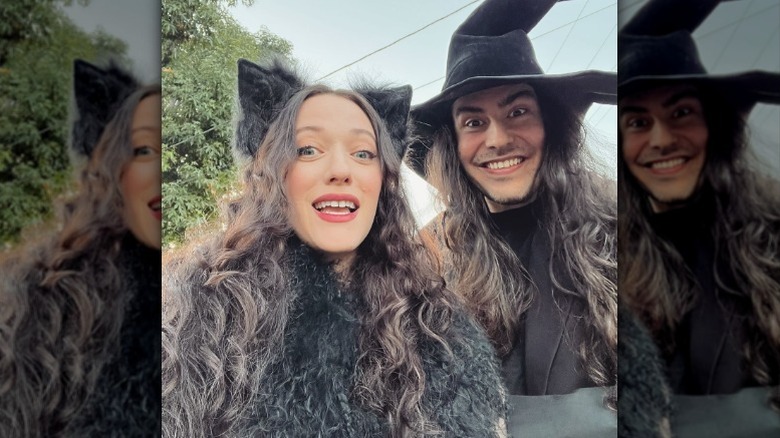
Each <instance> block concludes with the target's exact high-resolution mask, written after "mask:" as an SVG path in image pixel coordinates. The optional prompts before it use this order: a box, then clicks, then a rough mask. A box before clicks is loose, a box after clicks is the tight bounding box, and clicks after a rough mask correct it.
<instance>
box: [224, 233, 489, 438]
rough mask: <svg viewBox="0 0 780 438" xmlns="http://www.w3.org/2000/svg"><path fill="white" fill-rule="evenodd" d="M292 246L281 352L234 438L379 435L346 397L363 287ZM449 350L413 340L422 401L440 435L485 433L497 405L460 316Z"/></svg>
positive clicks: (379, 425) (485, 364)
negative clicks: (349, 282)
mask: <svg viewBox="0 0 780 438" xmlns="http://www.w3.org/2000/svg"><path fill="white" fill-rule="evenodd" d="M297 245H299V246H298V247H297V248H296V249H294V250H293V252H294V254H293V257H292V262H291V265H292V270H293V272H294V275H293V276H292V278H293V280H292V281H293V284H292V288H293V289H294V290H295V296H296V298H295V301H294V302H293V304H292V309H291V312H290V323H289V324H288V326H287V328H286V330H285V338H284V344H283V353H282V354H281V355H280V356H279V357H278V358H277V361H276V362H275V363H274V364H273V365H272V366H271V369H270V370H269V373H268V375H267V378H266V380H265V382H263V384H262V385H261V386H260V388H259V391H258V394H257V395H256V399H255V403H253V408H252V412H251V414H250V415H249V416H248V418H247V420H246V421H244V428H242V429H243V430H241V431H240V432H238V433H237V435H240V436H269V437H271V436H273V437H288V436H328V437H383V436H388V435H389V434H390V430H389V427H388V424H387V422H386V421H385V419H383V418H381V417H380V416H378V415H377V414H376V413H375V412H371V411H369V410H366V409H365V408H363V407H361V406H360V404H359V403H358V404H356V403H354V396H353V394H354V384H355V381H356V380H357V379H356V373H357V372H359V370H358V369H357V368H356V367H355V364H356V363H357V361H358V349H357V348H356V347H357V345H358V341H359V332H360V326H361V318H360V314H361V313H362V312H365V303H363V302H362V297H363V296H364V294H363V292H362V291H361V290H360V287H359V286H357V285H354V284H353V285H352V286H351V287H350V286H346V287H345V286H344V285H343V284H340V283H339V282H338V280H336V278H335V277H334V274H333V271H332V270H331V268H330V266H328V265H327V264H326V263H325V262H324V261H323V260H321V258H320V256H318V255H317V254H315V253H313V252H312V251H311V250H310V249H308V248H307V247H305V246H304V245H302V244H300V243H298V244H297ZM443 338H444V340H445V341H446V342H447V344H448V345H449V346H450V347H451V348H452V352H450V351H448V350H446V349H444V348H443V347H442V345H441V344H440V343H438V342H435V341H429V340H428V341H426V340H425V339H420V340H419V343H418V348H420V350H421V357H422V361H423V368H424V370H425V388H426V392H425V395H424V396H423V405H424V407H425V409H426V411H427V412H428V413H429V414H430V415H431V417H432V418H433V419H434V420H435V421H436V423H438V425H439V427H440V428H441V431H442V432H444V434H445V435H444V436H492V435H494V434H495V428H496V418H497V417H496V414H497V413H498V412H500V411H501V409H502V403H501V397H500V390H499V388H500V382H499V381H498V379H497V370H496V366H495V363H494V360H493V358H492V356H493V353H492V348H491V346H490V344H489V342H488V341H487V339H486V338H485V336H484V334H483V333H482V332H481V331H480V330H479V329H478V328H477V327H476V326H475V325H474V324H473V322H471V321H470V320H469V318H467V317H466V316H465V314H463V313H462V312H460V313H456V314H455V315H454V320H453V324H452V326H451V327H450V330H449V332H448V333H447V334H445V335H444V336H443Z"/></svg>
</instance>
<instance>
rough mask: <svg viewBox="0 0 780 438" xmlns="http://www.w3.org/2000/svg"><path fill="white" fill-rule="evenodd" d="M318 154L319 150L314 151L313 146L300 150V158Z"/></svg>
mask: <svg viewBox="0 0 780 438" xmlns="http://www.w3.org/2000/svg"><path fill="white" fill-rule="evenodd" d="M316 154H317V149H314V147H313V146H302V147H299V148H298V156H299V157H311V156H313V155H316Z"/></svg>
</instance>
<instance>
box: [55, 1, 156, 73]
mask: <svg viewBox="0 0 780 438" xmlns="http://www.w3.org/2000/svg"><path fill="white" fill-rule="evenodd" d="M62 9H63V10H64V11H65V14H67V15H68V17H69V18H70V19H71V20H72V21H73V23H74V24H76V25H77V26H79V27H80V28H82V29H83V30H85V31H86V32H89V33H91V32H93V31H94V30H96V29H97V28H98V27H102V28H103V30H104V31H105V32H107V33H109V34H111V35H114V36H115V37H117V38H119V39H121V40H123V41H125V42H126V43H127V45H128V47H127V55H128V57H129V58H130V59H131V60H132V62H133V66H132V69H133V72H134V73H135V74H136V75H137V77H138V78H139V79H140V80H141V81H143V82H146V83H154V82H157V83H159V81H160V0H132V1H130V0H90V1H89V4H88V5H87V6H81V5H79V4H78V2H75V1H74V2H73V4H72V5H71V6H62Z"/></svg>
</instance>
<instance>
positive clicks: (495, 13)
mask: <svg viewBox="0 0 780 438" xmlns="http://www.w3.org/2000/svg"><path fill="white" fill-rule="evenodd" d="M556 2H557V0H485V1H484V3H482V4H481V5H480V6H479V7H478V8H477V9H475V10H474V12H472V13H471V15H469V17H468V18H466V20H465V21H464V22H463V23H462V24H461V25H460V26H459V27H458V28H457V29H456V30H455V33H454V34H453V35H452V39H451V40H450V48H449V53H448V55H447V73H446V77H445V81H444V86H443V87H442V91H441V93H439V94H438V95H437V96H435V97H433V98H431V99H430V100H428V101H427V102H425V103H422V104H420V105H417V106H415V107H414V108H413V109H412V116H413V117H414V119H415V121H416V123H417V126H418V128H419V129H420V130H421V131H423V132H429V131H431V130H436V129H438V127H440V126H443V125H446V124H448V123H449V119H450V118H451V117H452V116H451V114H450V110H451V107H452V102H453V101H455V100H456V99H457V98H459V97H461V96H465V95H467V94H470V93H473V92H476V91H480V90H484V89H487V88H492V87H496V86H500V85H506V84H514V83H519V82H526V83H529V84H531V85H532V86H543V87H547V89H549V90H550V92H551V93H553V94H555V95H557V96H559V97H560V101H561V102H564V103H565V104H567V105H571V106H572V107H574V108H575V111H576V112H578V113H581V114H584V113H585V111H586V110H587V109H588V107H590V105H591V104H592V103H602V104H611V105H614V104H615V103H616V102H617V87H616V75H615V74H614V73H611V72H603V71H597V70H586V71H579V72H572V73H563V74H546V73H544V71H543V70H542V68H541V67H540V66H539V63H538V62H537V60H536V54H535V53H534V48H533V46H532V45H531V40H530V38H529V37H528V33H529V32H530V31H531V30H532V29H533V28H534V27H535V26H536V25H537V24H538V23H539V21H541V20H542V18H544V16H545V15H546V14H547V12H548V11H549V10H550V9H551V8H552V7H553V6H554V5H555V3H556ZM412 149H413V150H412V151H411V153H410V157H409V160H408V161H409V162H410V165H411V166H412V168H413V169H414V170H415V171H416V172H417V173H419V174H422V163H424V160H425V155H427V153H428V147H427V146H426V145H423V144H421V143H415V144H414V145H412Z"/></svg>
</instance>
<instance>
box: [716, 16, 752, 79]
mask: <svg viewBox="0 0 780 438" xmlns="http://www.w3.org/2000/svg"><path fill="white" fill-rule="evenodd" d="M751 6H753V1H751V2H750V4H749V5H747V6H745V7H744V9H742V16H741V17H739V20H737V21H736V22H735V24H736V26H734V28H733V29H731V35H729V39H728V40H727V41H726V44H724V45H723V48H722V49H720V53H719V54H718V57H717V58H715V63H714V64H712V69H713V70H715V69H716V68H717V67H718V64H720V60H721V58H723V54H724V53H726V49H728V47H729V45H731V41H732V40H734V35H736V33H737V30H739V27H740V25H742V22H743V21H745V14H747V11H748V10H749V9H750V7H751Z"/></svg>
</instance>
